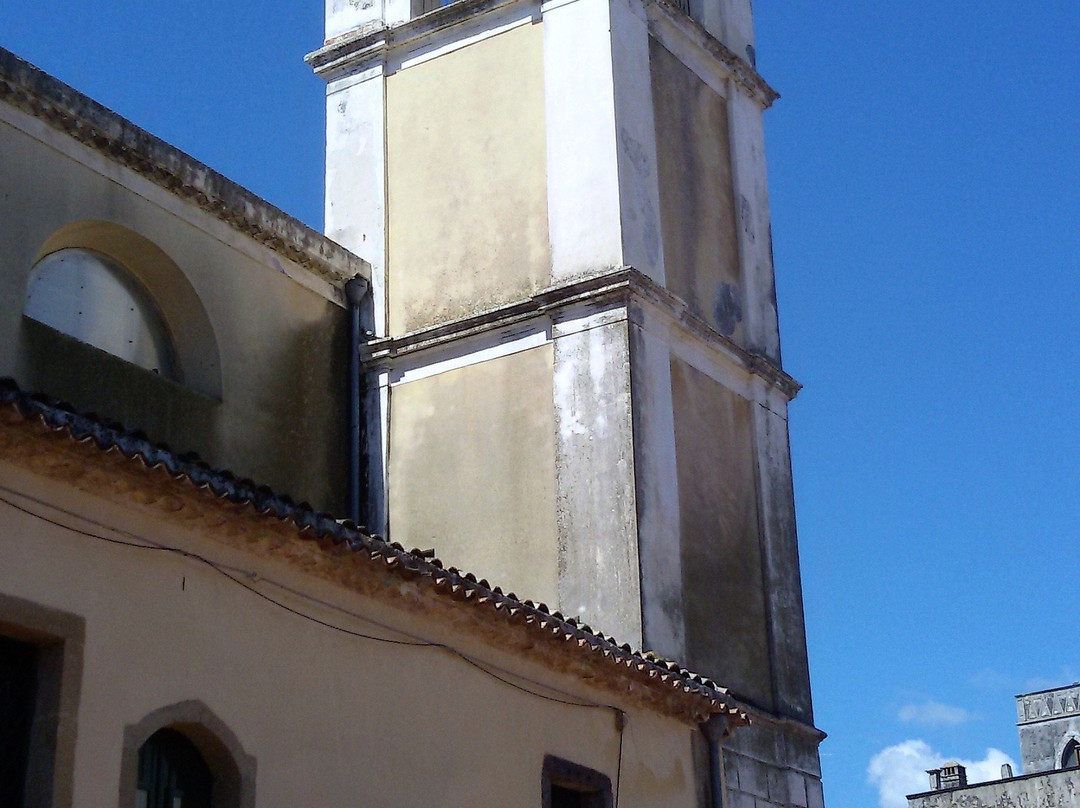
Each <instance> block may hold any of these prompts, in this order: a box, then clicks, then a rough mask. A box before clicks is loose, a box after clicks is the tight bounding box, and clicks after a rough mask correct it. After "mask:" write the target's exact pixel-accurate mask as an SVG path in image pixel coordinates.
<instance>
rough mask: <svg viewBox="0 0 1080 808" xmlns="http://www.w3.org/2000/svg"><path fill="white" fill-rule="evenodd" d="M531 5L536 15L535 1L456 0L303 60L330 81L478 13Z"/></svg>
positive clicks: (373, 27)
mask: <svg viewBox="0 0 1080 808" xmlns="http://www.w3.org/2000/svg"><path fill="white" fill-rule="evenodd" d="M530 4H531V5H533V6H534V7H535V8H536V10H537V12H539V9H540V5H539V2H537V0H458V1H457V2H455V3H451V4H450V5H447V6H443V7H442V8H438V9H435V10H434V11H429V12H428V13H427V14H422V15H420V16H419V17H415V18H413V19H411V20H408V21H406V22H402V23H396V24H393V25H387V24H386V23H384V22H381V21H376V22H373V23H369V24H367V25H364V26H362V27H360V28H358V29H356V30H355V31H351V32H349V33H347V34H342V35H341V36H338V37H335V38H334V39H332V40H330V41H329V42H327V43H326V44H325V45H323V47H321V48H319V49H318V50H316V51H313V52H311V53H309V54H308V55H307V56H305V57H304V61H305V62H307V63H308V65H310V66H311V68H312V69H313V70H314V71H315V73H316V75H318V76H320V77H322V78H324V79H326V80H327V81H331V80H333V79H335V78H338V77H339V76H340V75H342V74H344V73H346V72H348V73H353V72H358V71H360V70H363V69H364V68H365V67H368V66H369V65H371V64H372V63H378V62H381V61H384V60H385V59H386V57H387V55H388V54H389V53H390V52H391V51H392V50H395V49H398V48H402V47H407V46H408V45H410V44H413V43H416V42H419V41H421V40H423V39H424V38H426V37H428V36H430V35H432V34H435V33H438V32H440V31H444V30H447V29H450V28H453V27H455V26H458V25H461V24H463V23H466V22H468V21H469V20H472V19H475V17H476V16H477V14H480V13H483V12H489V11H494V10H496V9H499V10H504V9H508V8H510V7H512V6H515V5H530Z"/></svg>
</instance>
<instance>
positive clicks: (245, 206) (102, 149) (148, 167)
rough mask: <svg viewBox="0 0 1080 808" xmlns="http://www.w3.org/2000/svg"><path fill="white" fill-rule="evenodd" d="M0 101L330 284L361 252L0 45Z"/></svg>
mask: <svg viewBox="0 0 1080 808" xmlns="http://www.w3.org/2000/svg"><path fill="white" fill-rule="evenodd" d="M0 101H3V102H5V103H7V104H10V105H11V106H12V107H14V108H16V109H19V110H22V111H23V112H25V113H26V114H28V115H30V116H32V117H34V118H37V119H39V120H41V121H43V122H45V123H46V124H48V125H49V126H50V127H52V128H53V129H55V130H57V131H59V132H62V133H63V134H65V135H68V136H69V137H71V138H72V139H73V140H75V141H77V142H79V143H82V144H83V145H84V146H87V147H89V148H91V149H93V150H94V151H97V152H99V153H100V154H102V155H103V156H104V157H106V158H107V159H108V160H110V161H112V162H114V163H117V164H119V165H121V166H124V167H125V168H127V169H130V170H131V171H134V172H135V173H136V174H138V175H140V176H142V177H144V178H146V179H148V180H150V181H151V182H153V183H155V184H156V185H158V186H160V187H161V188H163V189H165V190H166V191H168V192H169V193H171V194H174V195H175V196H177V197H179V198H181V199H183V200H185V201H187V202H190V203H191V204H193V205H196V206H197V207H199V208H201V209H202V210H203V211H205V212H206V213H209V214H210V215H212V216H214V217H215V218H217V219H220V220H221V221H223V222H225V223H226V224H228V225H229V226H230V227H232V228H233V229H234V230H236V231H238V232H240V233H243V234H244V235H246V236H248V237H249V238H251V239H253V240H254V241H256V242H258V243H260V244H262V245H264V246H266V247H268V248H269V249H271V250H273V251H274V252H276V253H278V254H279V255H281V256H283V257H284V258H286V259H288V260H289V261H292V262H293V263H295V264H297V265H299V266H302V267H304V268H305V269H307V270H309V271H311V272H312V273H314V274H315V275H316V276H318V277H320V278H322V279H324V280H327V281H329V282H330V283H332V284H340V283H342V282H344V281H346V280H348V279H349V278H351V277H353V276H354V275H361V276H363V277H370V274H371V272H370V267H369V265H368V263H367V262H366V261H364V260H363V259H362V258H360V257H358V256H356V255H354V254H353V253H351V252H349V251H348V250H346V249H345V248H344V247H342V246H340V245H338V244H337V243H335V242H333V241H331V240H330V239H328V238H326V237H325V236H323V235H322V234H320V233H318V232H316V231H315V230H313V229H312V228H310V227H308V226H307V225H305V224H303V223H302V222H300V221H299V220H297V219H294V218H292V217H291V216H289V215H288V214H286V213H285V212H284V211H282V210H280V209H279V208H277V207H275V206H273V205H271V204H270V203H269V202H267V201H266V200H264V199H261V198H260V197H258V196H256V195H255V194H253V193H252V192H251V191H249V190H247V189H246V188H244V187H242V186H240V185H238V184H236V183H235V182H233V181H232V180H230V179H228V178H227V177H225V176H224V175H222V174H219V173H218V172H216V171H214V170H213V169H211V168H209V167H208V166H206V165H204V164H203V163H201V162H199V161H198V160H196V159H195V158H193V157H191V156H190V155H187V154H185V153H184V152H182V151H180V150H179V149H177V148H175V147H173V146H170V145H169V144H168V143H166V142H165V141H163V140H161V139H160V138H157V137H155V136H154V135H151V134H150V133H149V132H147V131H146V130H144V129H141V128H140V127H138V126H136V125H135V124H133V123H132V122H131V121H129V120H127V119H126V118H123V117H122V116H120V115H117V114H116V113H115V112H113V111H111V110H109V109H107V108H106V107H104V106H102V105H101V104H98V103H97V102H96V101H93V100H92V99H90V98H88V97H87V96H85V95H83V94H82V93H80V92H78V91H77V90H74V89H73V88H71V87H69V86H68V85H66V84H64V83H63V82H61V81H59V80H58V79H56V78H53V77H52V76H50V75H48V74H47V73H45V72H43V71H41V70H39V69H38V68H36V67H34V66H33V65H31V64H30V63H29V62H25V61H23V60H22V59H20V58H19V57H17V56H15V55H14V54H13V53H10V52H9V51H6V50H4V49H2V48H0Z"/></svg>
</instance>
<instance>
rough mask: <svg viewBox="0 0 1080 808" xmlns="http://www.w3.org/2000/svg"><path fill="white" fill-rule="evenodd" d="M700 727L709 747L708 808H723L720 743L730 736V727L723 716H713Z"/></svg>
mask: <svg viewBox="0 0 1080 808" xmlns="http://www.w3.org/2000/svg"><path fill="white" fill-rule="evenodd" d="M700 726H701V733H702V735H704V736H705V742H706V743H707V744H708V747H709V808H724V762H723V758H722V757H721V755H723V754H724V751H723V749H721V748H720V743H721V741H723V740H724V739H725V738H727V737H728V736H729V735H730V734H731V726H730V725H729V724H728V720H727V716H724V715H714V716H713V717H712V718H710V719H709V720H708V721H704V722H702V723H701V725H700Z"/></svg>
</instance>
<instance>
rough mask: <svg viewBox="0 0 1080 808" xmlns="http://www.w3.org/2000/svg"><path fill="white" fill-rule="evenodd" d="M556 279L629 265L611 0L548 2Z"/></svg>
mask: <svg viewBox="0 0 1080 808" xmlns="http://www.w3.org/2000/svg"><path fill="white" fill-rule="evenodd" d="M542 12H543V18H544V100H545V105H546V113H545V114H546V118H547V166H548V228H549V233H550V237H551V261H552V279H553V280H554V281H559V280H563V279H566V278H571V277H575V276H581V275H585V274H588V273H589V272H590V271H595V270H597V269H606V268H611V267H616V266H621V265H622V264H623V251H622V222H621V216H620V204H619V203H620V199H619V197H620V190H619V162H618V157H617V154H616V136H615V104H614V84H613V75H612V52H611V31H610V29H611V17H610V14H609V1H608V0H572V2H568V3H562V4H560V3H559V2H558V0H556V2H553V3H550V4H547V5H545V6H543V7H542Z"/></svg>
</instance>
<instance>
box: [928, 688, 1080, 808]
mask: <svg viewBox="0 0 1080 808" xmlns="http://www.w3.org/2000/svg"><path fill="white" fill-rule="evenodd" d="M1016 713H1017V721H1016V723H1017V728H1018V731H1019V733H1020V758H1021V762H1022V764H1023V767H1024V773H1023V774H1020V775H1015V776H1014V775H1013V772H1012V767H1011V766H1009V765H1008V764H1006V765H1004V766H1002V767H1001V779H1000V780H991V781H989V782H986V783H974V784H972V785H968V781H967V771H966V770H965V769H964V767H963V766H962V765H960V764H959V763H957V762H956V761H949V762H948V763H946V764H945V765H944V766H942V767H941V768H940V769H930V770H929V771H928V772H927V774H929V775H930V789H931V790H930V791H926V792H923V793H921V794H910V795H909V796H908V806H909V808H950V806H963V808H1007V807H1008V808H1013V806H1018V808H1076V806H1080V683H1076V684H1072V685H1069V686H1068V687H1059V688H1055V689H1053V690H1040V691H1038V692H1037V693H1026V694H1023V695H1020V696H1017V697H1016Z"/></svg>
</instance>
